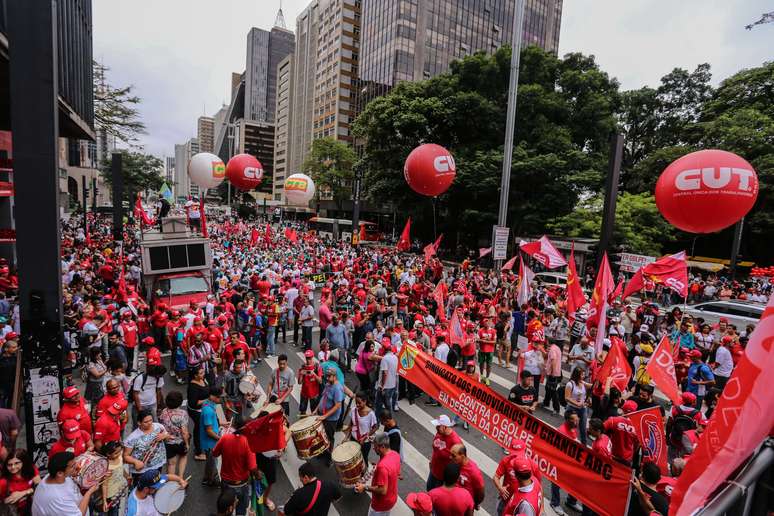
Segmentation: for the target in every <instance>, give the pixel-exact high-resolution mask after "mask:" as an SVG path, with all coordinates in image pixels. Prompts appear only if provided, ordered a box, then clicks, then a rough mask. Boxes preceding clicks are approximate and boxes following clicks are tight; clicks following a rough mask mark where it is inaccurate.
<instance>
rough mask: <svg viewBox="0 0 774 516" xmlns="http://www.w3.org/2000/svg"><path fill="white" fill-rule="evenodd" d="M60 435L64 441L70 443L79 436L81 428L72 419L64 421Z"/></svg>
mask: <svg viewBox="0 0 774 516" xmlns="http://www.w3.org/2000/svg"><path fill="white" fill-rule="evenodd" d="M62 434H63V435H64V438H65V439H67V440H70V441H72V440H73V439H75V438H76V437H78V436H80V435H81V426H80V425H79V424H78V421H76V420H74V419H66V420H65V422H64V424H63V425H62Z"/></svg>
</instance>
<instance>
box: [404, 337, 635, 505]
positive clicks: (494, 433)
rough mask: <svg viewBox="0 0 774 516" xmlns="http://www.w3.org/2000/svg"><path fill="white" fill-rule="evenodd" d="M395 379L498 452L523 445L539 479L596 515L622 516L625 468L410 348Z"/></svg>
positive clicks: (626, 492)
mask: <svg viewBox="0 0 774 516" xmlns="http://www.w3.org/2000/svg"><path fill="white" fill-rule="evenodd" d="M398 374H399V375H401V376H402V377H403V378H405V379H406V380H407V381H409V382H411V383H413V384H414V385H416V386H418V387H419V388H420V389H422V390H423V391H424V392H426V393H427V394H428V395H430V396H431V397H432V398H434V399H436V400H438V401H439V402H440V403H441V404H442V405H443V406H444V407H446V408H447V409H449V410H451V411H452V412H454V413H455V414H457V415H458V416H460V417H461V418H462V419H464V420H465V421H467V422H468V423H469V424H470V425H471V426H472V427H475V428H477V429H478V430H480V431H481V432H483V433H484V434H486V435H487V436H488V437H490V438H491V439H492V440H493V441H495V442H496V443H497V444H499V445H500V446H502V447H504V448H510V447H511V445H512V443H513V441H514V439H521V440H523V441H524V442H525V443H526V445H527V454H528V456H529V457H531V458H532V459H534V460H535V461H536V462H537V463H538V465H539V466H540V470H541V472H542V473H543V475H545V476H546V477H547V478H548V479H549V480H550V481H551V482H554V483H556V484H557V485H559V486H560V487H561V488H562V489H564V490H566V491H567V492H568V493H570V494H572V495H573V496H575V497H576V498H578V499H579V500H580V501H582V502H583V503H584V504H586V505H588V506H589V507H590V508H591V509H593V510H594V511H596V512H597V513H599V514H601V515H609V516H620V515H621V514H625V513H626V508H627V506H628V503H629V480H630V479H631V476H632V470H631V468H628V467H626V466H624V465H623V464H620V463H617V462H611V461H606V460H603V459H601V458H600V457H597V456H595V455H593V454H592V453H591V448H588V447H587V446H584V445H583V444H581V443H580V442H578V441H575V440H573V439H570V438H568V437H567V436H565V435H563V434H561V433H559V432H558V431H557V430H556V429H555V428H554V427H552V426H551V425H549V424H547V423H544V422H543V421H541V420H539V419H538V418H536V417H534V416H532V415H530V414H529V413H528V412H526V411H524V410H523V409H521V408H520V407H519V406H517V405H515V404H513V403H511V402H509V401H508V400H506V399H505V398H504V397H503V396H500V395H499V394H498V393H497V392H495V391H493V390H492V389H490V388H489V387H487V386H486V385H483V384H481V383H479V382H477V381H476V380H475V379H473V378H471V377H469V376H467V375H464V374H462V373H459V372H458V371H457V370H455V369H454V368H452V367H449V366H447V365H446V364H444V363H442V362H440V361H438V360H436V359H435V358H433V357H431V356H430V355H428V354H427V353H424V352H422V351H420V350H419V349H417V348H416V347H414V346H411V345H408V344H407V345H404V346H403V349H402V350H401V352H400V355H399V357H398Z"/></svg>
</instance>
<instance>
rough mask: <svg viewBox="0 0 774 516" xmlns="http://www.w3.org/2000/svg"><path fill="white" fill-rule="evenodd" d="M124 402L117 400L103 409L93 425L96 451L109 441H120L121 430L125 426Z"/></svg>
mask: <svg viewBox="0 0 774 516" xmlns="http://www.w3.org/2000/svg"><path fill="white" fill-rule="evenodd" d="M128 406H129V403H128V402H127V401H126V400H118V401H116V402H114V403H113V404H112V405H110V406H109V407H107V408H106V409H105V412H104V413H103V414H102V415H101V416H99V418H97V421H96V422H95V423H94V445H95V446H96V448H97V449H98V450H101V449H102V446H103V445H105V444H107V443H109V442H110V441H120V440H121V430H122V429H123V427H124V426H125V425H126V421H127V419H128V418H127V415H126V407H128Z"/></svg>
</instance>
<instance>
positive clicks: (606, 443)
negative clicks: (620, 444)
mask: <svg viewBox="0 0 774 516" xmlns="http://www.w3.org/2000/svg"><path fill="white" fill-rule="evenodd" d="M591 453H593V454H594V455H596V456H597V457H600V458H602V459H606V460H612V459H613V442H612V441H611V440H610V438H609V437H608V436H607V435H605V434H599V437H597V438H596V439H595V440H594V444H593V445H592V446H591Z"/></svg>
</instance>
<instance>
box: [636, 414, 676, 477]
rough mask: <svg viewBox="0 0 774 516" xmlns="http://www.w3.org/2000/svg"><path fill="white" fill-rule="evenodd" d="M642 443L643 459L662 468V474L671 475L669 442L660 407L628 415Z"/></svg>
mask: <svg viewBox="0 0 774 516" xmlns="http://www.w3.org/2000/svg"><path fill="white" fill-rule="evenodd" d="M626 417H628V418H629V421H631V422H632V426H633V427H634V431H635V433H636V434H637V437H638V438H639V439H640V444H641V445H642V460H643V461H645V462H653V463H655V464H656V465H658V467H659V469H661V474H662V475H667V476H668V475H669V467H668V465H667V442H666V435H665V434H664V423H663V418H662V417H661V410H660V409H659V407H650V408H646V409H644V410H638V411H636V412H630V413H629V414H627V415H626Z"/></svg>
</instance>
